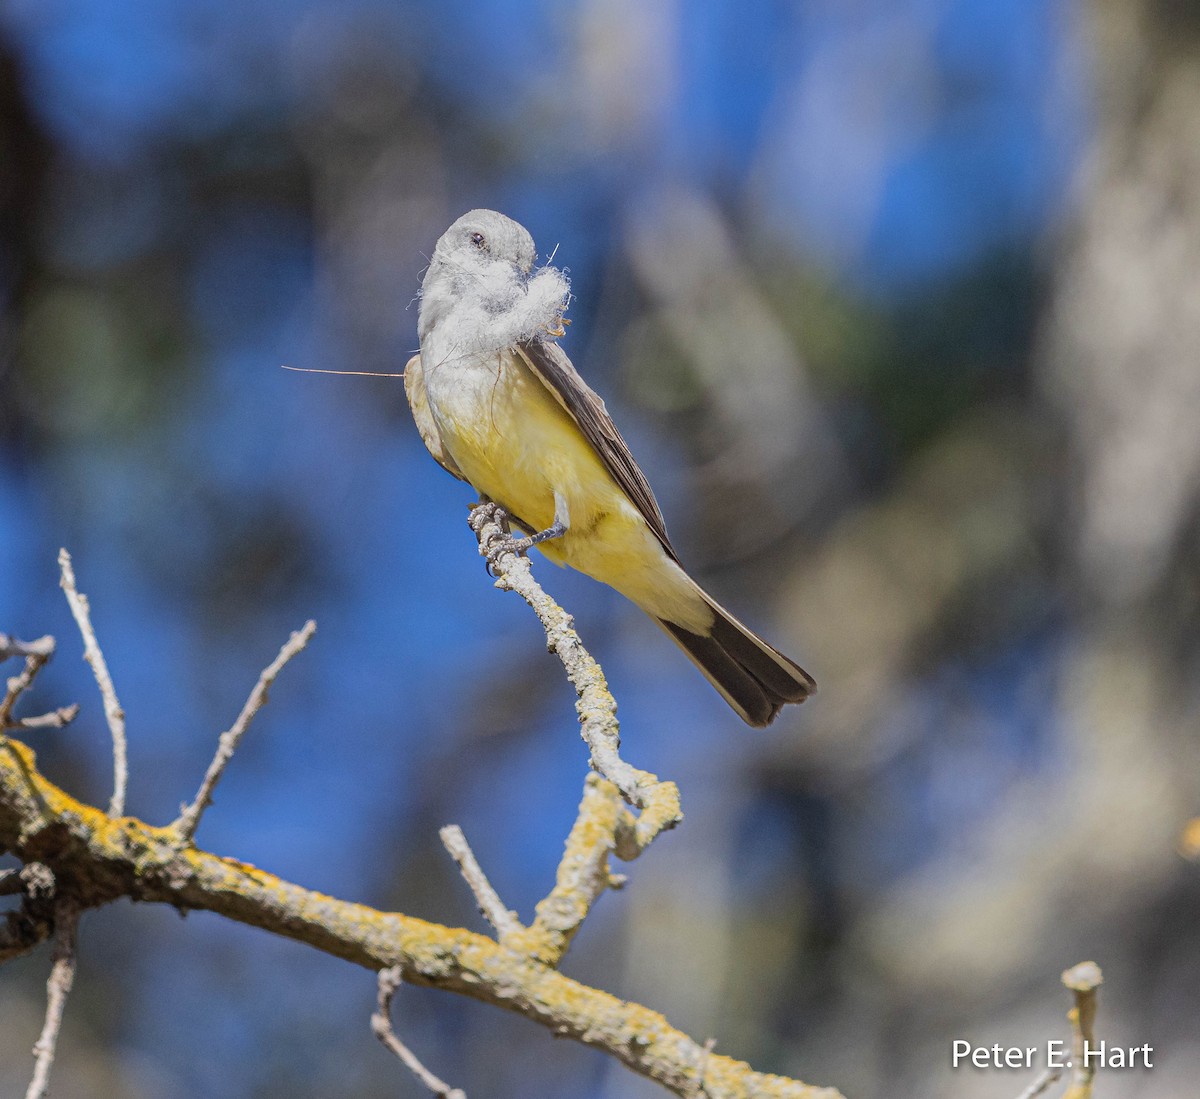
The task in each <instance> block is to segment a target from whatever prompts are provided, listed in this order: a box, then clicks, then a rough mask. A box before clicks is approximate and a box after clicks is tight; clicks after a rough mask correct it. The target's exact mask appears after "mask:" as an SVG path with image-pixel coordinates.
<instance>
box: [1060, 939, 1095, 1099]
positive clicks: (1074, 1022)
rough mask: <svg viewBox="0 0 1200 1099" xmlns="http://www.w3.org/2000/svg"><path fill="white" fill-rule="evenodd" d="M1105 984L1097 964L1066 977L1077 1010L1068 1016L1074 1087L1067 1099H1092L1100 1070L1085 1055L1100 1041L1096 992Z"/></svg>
mask: <svg viewBox="0 0 1200 1099" xmlns="http://www.w3.org/2000/svg"><path fill="white" fill-rule="evenodd" d="M1103 981H1104V976H1103V974H1101V972H1100V967H1099V966H1098V965H1097V964H1096V963H1095V962H1080V963H1079V964H1078V965H1075V966H1072V967H1071V968H1070V969H1068V970H1066V971H1065V972H1064V973H1063V975H1062V982H1063V984H1064V985H1066V986H1067V988H1069V989H1070V990H1071V992H1072V993H1073V994H1074V996H1075V1006H1074V1007H1072V1008H1071V1010H1070V1012H1069V1013H1068V1015H1067V1018H1068V1019H1070V1020H1071V1032H1072V1035H1071V1036H1072V1042H1071V1048H1072V1057H1071V1086H1070V1087H1069V1088H1068V1089H1067V1093H1066V1095H1065V1096H1064V1097H1063V1099H1091V1096H1092V1081H1093V1080H1094V1079H1095V1076H1096V1066H1095V1065H1094V1064H1092V1061H1091V1058H1088V1057H1086V1056H1084V1054H1085V1053H1086V1052H1087V1049H1088V1048H1089V1047H1090V1046H1093V1045H1094V1044H1095V1041H1096V1034H1095V1024H1096V992H1097V989H1099V987H1100V985H1101V984H1102V983H1103Z"/></svg>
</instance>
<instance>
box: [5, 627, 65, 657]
mask: <svg viewBox="0 0 1200 1099" xmlns="http://www.w3.org/2000/svg"><path fill="white" fill-rule="evenodd" d="M53 655H54V638H53V637H51V636H50V635H49V634H47V635H46V636H45V637H39V638H38V639H37V640H36V641H21V640H19V639H18V638H15V637H11V636H9V635H8V634H6V633H0V662H2V661H5V660H9V659H11V658H12V657H14V656H40V657H42V658H43V660H44V661H45V660H49V659H50V657H52V656H53Z"/></svg>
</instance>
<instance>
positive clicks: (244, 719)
mask: <svg viewBox="0 0 1200 1099" xmlns="http://www.w3.org/2000/svg"><path fill="white" fill-rule="evenodd" d="M316 632H317V624H316V622H314V621H313V620H312V619H311V618H310V619H309V620H308V621H307V622H305V623H304V626H303V627H302V628H301V629H299V630H296V631H295V632H294V633H293V634H292V635H291V637H289V638H288V639H287V641H286V642H284V645H283V648H281V649H280V650H279V655H278V656H276V657H275V659H274V660H272V661H271V663H270V664H268V665H267V666H266V667H265V668H264V669H263V671H262V674H261V675H260V676H259V677H258V682H257V683H256V684H255V685H254V690H252V691H251V692H250V696H249V698H247V699H246V704H245V705H244V706H243V707H242V712H241V713H240V714H238V718H237V721H235V722H234V723H233V725H232V726H231V727H230V728H228V729H226V730H225V732H223V733H222V734H221V736H220V739H219V740H218V741H217V753H216V755H215V756H213V760H212V762H211V763H210V764H209V765H208V771H207V772H206V773H205V775H204V781H203V782H201V783H200V789H199V790H198V791H197V792H196V797H195V798H194V799H193V800H192V803H191V804H190V805H185V806H184V808H183V811H182V812H181V813H180V814H179V817H178V818H177V819H176V821H175V823H174V824H173V825H172V827H173V828H174V829H175V831H176V832H177V833H178V834H179V837H180V839H182V840H184V841H185V842H186V841H190V840H191V839H192V837H193V836H194V835H195V834H196V828H197V827H198V826H199V824H200V817H201V815H202V814H203V812H204V810H205V809H206V808H207V807H208V806H209V804H210V803H211V802H212V792H213V788H214V787H215V786H216V785H217V783H218V781H220V778H221V775H222V774H223V773H224V771H225V767H226V765H227V764H228V763H229V761H230V760H231V759H232V758H233V753H234V752H235V751H236V750H237V746H238V742H239V741H240V740H241V739H242V737H243V735H244V734H245V732H246V730H247V729H248V728H250V722H252V721H253V720H254V715H255V714H257V713H258V711H259V710H261V709H262V708H263V706H264V705H265V704H266V701H267V698H268V695H269V692H270V689H271V684H273V683H274V682H275V678H276V676H278V675H279V673H280V672H281V671H282V670H283V667H284V665H285V664H287V662H288V661H289V660H291V659H292V657H293V656H295V655H296V654H297V653H298V652H300V651H301V650H302V649H303V648H304V646H305V645H307V644H308V643H309V641H310V640H311V639H312V635H313V634H314V633H316Z"/></svg>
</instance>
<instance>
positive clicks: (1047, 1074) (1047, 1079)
mask: <svg viewBox="0 0 1200 1099" xmlns="http://www.w3.org/2000/svg"><path fill="white" fill-rule="evenodd" d="M1062 1074H1063V1070H1062V1069H1061V1068H1047V1069H1043V1070H1042V1071H1041V1073H1040V1074H1039V1075H1038V1078H1037V1079H1036V1080H1034V1082H1033V1083H1032V1084H1030V1085H1029V1087H1027V1088H1026V1089H1025V1090H1024V1091H1023V1092H1021V1094H1020V1095H1018V1096H1017V1099H1037V1096H1039V1095H1042V1094H1044V1093H1045V1092H1046V1091H1047V1090H1048V1089H1049V1088H1050V1086H1051V1085H1052V1084H1053V1083H1054V1081H1055V1080H1057V1079H1058V1078H1059V1077H1060V1076H1061V1075H1062Z"/></svg>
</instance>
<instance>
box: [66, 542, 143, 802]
mask: <svg viewBox="0 0 1200 1099" xmlns="http://www.w3.org/2000/svg"><path fill="white" fill-rule="evenodd" d="M58 568H59V572H60V574H61V575H60V577H59V586H60V587H61V588H62V590H63V591H64V592H65V593H66V596H67V603H68V605H69V606H70V608H71V613H72V614H73V615H74V616H75V624H76V625H77V626H78V627H79V632H80V634H81V635H82V637H83V659H84V660H86V661H87V662H88V663H89V664H90V665H91V666H92V675H94V676H95V677H96V685H97V686H98V687H99V688H100V697H101V698H102V699H103V700H104V719H105V721H107V722H108V731H109V733H110V734H111V735H112V746H113V792H112V798H111V799H110V800H109V803H108V815H109V816H110V817H123V816H124V815H125V788H126V786H127V785H128V783H129V762H128V753H127V751H126V744H125V711H124V710H123V709H121V703H120V702H119V701H118V700H117V689H116V688H115V687H114V686H113V681H112V676H110V675H109V674H108V664H107V663H106V662H105V659H104V653H102V652H101V651H100V645H99V643H98V642H97V641H96V631H95V630H93V629H92V615H91V608H90V607H89V606H88V600H87V596H86V595H84V594H83V593H82V592H81V591H79V589H78V588H77V587H76V586H75V570H74V568H73V567H72V566H71V555H70V554H69V553H68V552H67V551H66V550H65V549H60V550H59V551H58Z"/></svg>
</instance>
